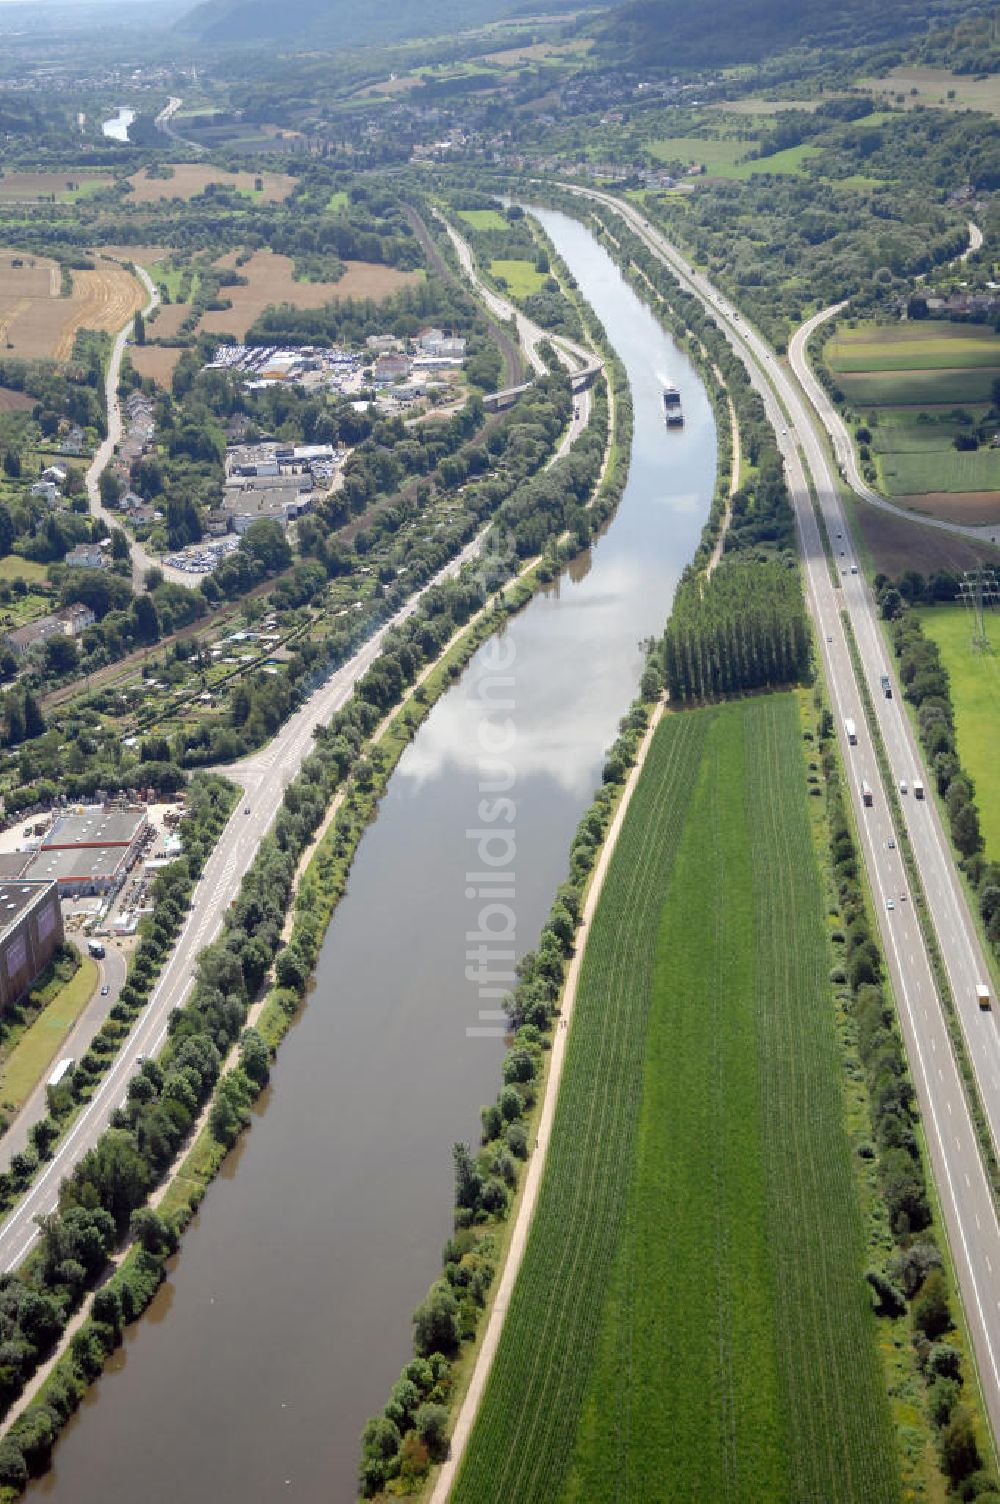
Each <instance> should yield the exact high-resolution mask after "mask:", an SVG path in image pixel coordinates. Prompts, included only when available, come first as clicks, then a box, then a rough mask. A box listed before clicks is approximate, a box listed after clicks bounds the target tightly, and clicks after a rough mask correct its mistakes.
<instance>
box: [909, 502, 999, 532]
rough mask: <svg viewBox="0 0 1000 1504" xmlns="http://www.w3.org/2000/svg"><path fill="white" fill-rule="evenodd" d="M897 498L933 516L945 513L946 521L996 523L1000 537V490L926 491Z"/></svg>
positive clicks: (916, 510)
mask: <svg viewBox="0 0 1000 1504" xmlns="http://www.w3.org/2000/svg"><path fill="white" fill-rule="evenodd" d="M895 499H896V501H898V502H899V504H900V506H904V507H912V508H913V510H914V511H915V512H927V513H928V514H929V515H930V516H931V517H943V518H944V519H945V521H946V522H964V523H967V524H971V525H972V526H973V527H975V526H977V525H978V524H979V523H990V522H993V523H996V524H997V528H998V531H997V537H998V538H1000V491H925V492H924V493H923V494H921V495H915V496H897V497H896V498H895Z"/></svg>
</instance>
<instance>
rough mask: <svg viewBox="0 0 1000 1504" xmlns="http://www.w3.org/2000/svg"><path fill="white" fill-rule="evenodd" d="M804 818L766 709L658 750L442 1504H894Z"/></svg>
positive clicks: (607, 895)
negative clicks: (808, 1503) (533, 1207)
mask: <svg viewBox="0 0 1000 1504" xmlns="http://www.w3.org/2000/svg"><path fill="white" fill-rule="evenodd" d="M779 791H780V796H779ZM804 797H805V780H804V768H803V763H802V754H801V750H800V740H799V723H798V716H797V711H796V707H795V703H794V700H792V698H791V697H788V696H780V697H778V696H775V697H771V698H769V699H760V700H755V701H748V702H744V703H741V704H730V705H726V706H723V707H720V708H718V709H713V710H703V711H695V712H691V713H689V714H685V715H680V716H672V717H669V718H667V719H666V720H665V721H664V723H663V725H662V727H661V728H660V731H659V732H658V734H657V737H656V740H655V741H654V744H653V747H652V749H651V753H650V757H649V760H648V762H647V765H646V769H645V771H644V773H643V775H642V778H641V779H640V782H639V785H638V788H637V790H636V794H635V797H634V799H633V803H632V806H631V808H630V810H629V814H628V817H627V819H626V822H625V826H624V828H623V831H622V835H621V838H620V841H619V845H618V847H617V851H616V855H615V858H614V860H613V862H612V864H611V868H610V870H609V873H608V878H607V885H606V887H605V891H604V895H603V897H602V900H601V904H600V905H599V908H598V911H597V914H596V915H595V919H594V924H593V927H592V932H591V936H590V939H589V941H588V946H587V954H586V958H585V962H584V967H583V973H582V976H581V984H580V989H579V992H578V997H577V1004H576V1012H575V1015H574V1024H573V1036H572V1038H571V1040H570V1050H569V1054H568V1057H567V1062H566V1068H565V1075H564V1082H563V1088H562V1092H561V1094H560V1100H559V1106H558V1112H557V1117H556V1122H555V1127H554V1132H553V1139H552V1147H551V1150H550V1158H549V1164H548V1167H547V1171H546V1178H545V1183H544V1186H543V1190H542V1195H541V1199H540V1202H539V1206H538V1210H537V1213H536V1217H535V1222H534V1225H533V1228H532V1231H531V1235H530V1239H529V1244H528V1248H527V1250H526V1254H525V1260H524V1264H523V1266H522V1270H521V1275H520V1278H519V1280H518V1284H517V1287H516V1289H515V1292H514V1296H513V1299H512V1301H511V1306H510V1310H509V1312H508V1316H507V1321H506V1325H505V1329H504V1333H503V1336H502V1339H501V1342H500V1346H499V1349H498V1352H497V1356H496V1360H495V1365H494V1370H493V1374H492V1376H491V1379H490V1383H489V1385H488V1387H487V1391H486V1395H485V1397H484V1401H483V1404H482V1407H481V1410H480V1415H479V1419H478V1421H477V1424H476V1427H475V1430H474V1432H473V1436H472V1439H471V1442H470V1447H469V1451H468V1453H467V1456H466V1460H465V1464H464V1467H463V1469H462V1472H461V1474H460V1477H459V1481H458V1484H457V1486H456V1490H455V1493H454V1496H453V1497H454V1499H455V1500H456V1501H472V1500H475V1501H476V1504H490V1501H492V1500H498V1501H499V1500H501V1499H513V1498H516V1499H517V1500H518V1504H533V1501H536V1500H537V1501H539V1504H541V1501H543V1500H544V1501H546V1504H550V1501H553V1500H561V1501H562V1504H570V1501H572V1504H583V1501H584V1500H586V1501H587V1504H600V1501H602V1500H608V1501H610V1500H612V1499H613V1500H616V1501H617V1500H635V1501H639V1500H651V1499H700V1498H730V1499H747V1500H750V1499H765V1498H766V1499H768V1500H769V1501H771V1500H774V1501H780V1500H785V1499H787V1500H794V1499H804V1498H823V1499H825V1500H837V1501H849V1500H851V1501H853V1500H856V1501H858V1504H860V1501H864V1504H874V1501H880V1500H888V1499H891V1498H895V1497H896V1493H897V1488H898V1483H897V1479H896V1473H895V1462H894V1457H893V1442H892V1435H891V1426H890V1418H889V1412H888V1404H887V1398H886V1394H885V1390H884V1386H883V1381H882V1378H881V1373H880V1369H879V1363H878V1358H877V1353H876V1349H875V1331H874V1324H873V1318H872V1316H871V1314H870V1311H869V1309H868V1302H867V1296H866V1292H865V1286H864V1283H863V1280H862V1260H863V1257H864V1249H863V1236H862V1228H861V1219H860V1211H859V1207H858V1202H857V1197H856V1189H855V1184H854V1180H853V1175H852V1169H851V1163H850V1153H849V1148H848V1144H847V1139H846V1136H845V1131H844V1126H843V1106H842V1098H841V1094H840V1089H839V1084H838V1077H837V1072H838V1065H839V1061H838V1056H837V1045H836V1040H835V1037H834V1027H833V1019H832V1012H831V1008H830V1000H829V983H828V980H827V969H828V966H829V956H828V951H827V945H826V940H825V934H824V919H823V905H822V896H821V889H820V884H819V876H818V872H817V869H816V864H815V858H814V855H813V851H812V847H811V841H810V833H809V826H808V821H807V819H806V814H805V809H804V805H803V799H804Z"/></svg>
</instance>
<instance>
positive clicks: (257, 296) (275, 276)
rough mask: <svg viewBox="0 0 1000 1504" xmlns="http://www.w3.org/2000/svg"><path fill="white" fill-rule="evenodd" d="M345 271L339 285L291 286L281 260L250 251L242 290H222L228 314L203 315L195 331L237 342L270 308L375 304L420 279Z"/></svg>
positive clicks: (365, 267)
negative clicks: (352, 301)
mask: <svg viewBox="0 0 1000 1504" xmlns="http://www.w3.org/2000/svg"><path fill="white" fill-rule="evenodd" d="M234 259H235V258H234V255H233V254H230V255H229V256H226V257H223V258H222V260H221V261H220V262H219V265H220V266H225V265H227V264H228V265H230V266H232V265H233V261H234ZM345 266H346V267H347V270H346V271H345V273H344V275H343V276H342V277H341V279H340V281H339V282H296V281H295V280H294V278H293V276H292V270H293V264H292V262H291V260H290V259H289V258H288V257H287V256H278V255H276V254H275V253H274V252H273V251H255V252H254V254H253V255H252V256H251V258H250V260H249V261H248V262H247V263H246V265H245V266H241V267H240V268H239V272H240V276H242V277H246V278H247V279H248V282H247V286H246V287H224V288H223V289H222V295H223V297H226V298H229V299H230V300H231V301H232V305H233V306H232V308H226V309H223V310H221V311H219V312H212V313H206V314H205V316H204V318H203V319H202V321H201V325H200V328H201V329H204V330H207V331H208V332H209V333H211V334H235V335H238V336H240V337H242V336H243V335H244V334H246V332H247V330H248V329H249V328H250V325H251V324H253V323H254V322H255V320H256V319H258V318H259V317H260V315H261V314H262V313H263V312H264V309H265V308H268V307H269V306H270V305H271V304H272V303H292V304H294V305H295V307H296V308H322V306H323V304H324V303H329V302H330V301H331V299H334V298H336V299H340V298H374V299H375V301H376V302H381V301H382V300H383V298H388V297H391V295H392V294H393V293H395V292H398V291H399V290H400V288H402V287H407V286H409V285H410V284H411V283H413V282H417V281H419V279H420V273H419V272H400V271H397V270H396V268H395V267H394V266H382V265H381V264H379V263H377V262H374V261H348V262H345Z"/></svg>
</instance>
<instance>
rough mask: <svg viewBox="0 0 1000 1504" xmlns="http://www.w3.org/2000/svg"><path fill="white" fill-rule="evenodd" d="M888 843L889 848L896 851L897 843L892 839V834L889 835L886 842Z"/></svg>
mask: <svg viewBox="0 0 1000 1504" xmlns="http://www.w3.org/2000/svg"><path fill="white" fill-rule="evenodd" d="M886 845H887V846H888V848H889V850H890V851H895V849H896V843H895V841H894V840H893V839H892V836H890V837H889V839H888V841H887V842H886Z"/></svg>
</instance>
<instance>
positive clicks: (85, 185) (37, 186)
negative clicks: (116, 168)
mask: <svg viewBox="0 0 1000 1504" xmlns="http://www.w3.org/2000/svg"><path fill="white" fill-rule="evenodd" d="M112 181H113V179H112V177H111V175H110V173H107V172H76V171H74V170H73V169H72V168H68V169H67V170H66V171H65V172H5V173H4V174H3V176H2V177H0V203H4V204H16V203H31V202H37V201H38V200H40V199H48V198H51V197H52V196H53V194H54V195H55V197H56V198H57V199H67V198H68V199H72V198H76V197H80V196H83V195H84V194H86V193H87V192H93V191H94V189H95V188H103V187H105V186H107V185H109V184H110V183H111V182H112Z"/></svg>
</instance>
